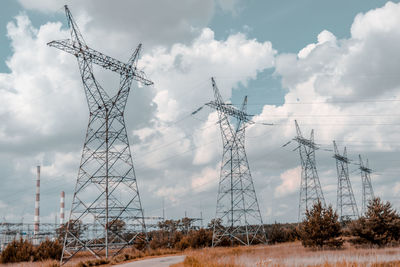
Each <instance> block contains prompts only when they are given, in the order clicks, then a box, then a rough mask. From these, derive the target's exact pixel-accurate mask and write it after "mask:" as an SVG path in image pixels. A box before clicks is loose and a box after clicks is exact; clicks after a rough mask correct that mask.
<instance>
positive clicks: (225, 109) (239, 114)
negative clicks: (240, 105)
mask: <svg viewBox="0 0 400 267" xmlns="http://www.w3.org/2000/svg"><path fill="white" fill-rule="evenodd" d="M206 105H207V106H209V107H211V108H214V109H216V110H218V111H220V112H222V113H224V114H226V115H228V116H232V117H234V118H236V119H238V120H242V121H244V122H247V123H250V124H254V122H253V121H252V120H251V119H250V118H249V117H251V115H249V114H247V113H245V112H243V111H241V110H239V109H237V108H235V107H234V106H232V105H230V104H223V103H222V104H221V103H217V102H216V101H211V102H208V103H206Z"/></svg>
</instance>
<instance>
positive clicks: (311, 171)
mask: <svg viewBox="0 0 400 267" xmlns="http://www.w3.org/2000/svg"><path fill="white" fill-rule="evenodd" d="M295 125H296V132H297V136H296V137H295V138H294V139H293V140H294V141H296V142H297V143H298V144H299V146H298V147H297V148H296V149H298V150H299V154H300V163H301V182H300V200H299V215H298V219H299V221H300V220H301V219H302V218H303V217H304V215H305V213H306V210H309V209H311V208H312V206H313V205H314V203H316V202H317V201H320V202H321V204H322V205H323V206H325V198H324V194H323V193H322V188H321V184H320V181H319V177H318V172H317V167H316V163H315V150H317V149H318V146H317V145H316V144H315V142H314V130H311V136H310V139H306V138H304V137H303V135H302V133H301V130H300V127H299V125H298V124H297V121H295Z"/></svg>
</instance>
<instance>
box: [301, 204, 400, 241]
mask: <svg viewBox="0 0 400 267" xmlns="http://www.w3.org/2000/svg"><path fill="white" fill-rule="evenodd" d="M297 233H298V236H299V239H300V240H301V242H302V244H303V245H304V246H306V247H320V248H322V247H335V248H340V247H341V246H342V245H343V243H344V242H345V241H348V242H350V243H351V244H354V245H361V246H369V247H384V246H398V245H399V244H400V215H399V213H398V212H397V211H396V210H395V209H393V207H392V205H391V203H390V202H383V201H382V200H381V199H380V198H375V199H373V200H371V201H370V203H369V205H368V209H367V211H366V213H365V214H364V215H363V216H361V217H360V218H359V219H358V220H354V221H348V222H342V223H340V222H339V221H338V215H337V213H336V212H335V211H334V210H333V209H332V207H331V206H329V207H327V208H325V207H323V206H322V205H321V203H320V202H318V203H316V204H315V205H314V206H313V208H312V209H311V210H310V211H307V212H306V217H305V219H304V221H303V222H302V223H301V224H300V225H299V227H298V228H297Z"/></svg>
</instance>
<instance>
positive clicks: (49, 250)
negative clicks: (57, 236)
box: [0, 238, 62, 263]
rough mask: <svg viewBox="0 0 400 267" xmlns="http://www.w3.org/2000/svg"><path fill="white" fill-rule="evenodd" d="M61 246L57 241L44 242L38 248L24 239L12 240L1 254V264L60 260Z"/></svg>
mask: <svg viewBox="0 0 400 267" xmlns="http://www.w3.org/2000/svg"><path fill="white" fill-rule="evenodd" d="M61 253H62V245H61V243H60V242H59V241H58V240H55V241H50V240H45V241H43V242H41V243H40V245H39V246H34V245H33V244H32V242H30V241H28V240H24V239H22V238H21V239H19V240H14V241H12V242H11V243H9V244H8V245H7V247H6V248H5V249H4V251H3V252H2V253H1V257H0V261H1V263H9V262H22V261H44V260H49V259H54V260H59V259H60V258H61Z"/></svg>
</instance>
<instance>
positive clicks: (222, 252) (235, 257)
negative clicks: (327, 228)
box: [177, 242, 400, 267]
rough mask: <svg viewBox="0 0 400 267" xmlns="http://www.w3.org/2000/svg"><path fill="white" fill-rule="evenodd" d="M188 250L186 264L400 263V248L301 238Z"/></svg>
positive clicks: (315, 266)
mask: <svg viewBox="0 0 400 267" xmlns="http://www.w3.org/2000/svg"><path fill="white" fill-rule="evenodd" d="M185 254H186V255H187V257H186V259H185V261H184V263H183V266H184V267H206V266H207V267H208V266H210V267H245V266H257V267H283V266H288V267H289V266H290V267H292V266H293V267H301V266H312V267H339V266H344V267H346V266H348V267H350V266H351V267H370V266H371V267H392V266H400V248H384V249H366V248H359V249H357V248H354V247H350V246H346V247H344V248H343V249H340V250H312V249H308V248H304V247H303V246H302V245H301V244H300V243H299V242H294V243H285V244H279V245H273V246H253V247H236V248H206V249H202V250H197V251H188V252H187V253H185ZM181 266H182V265H181ZM177 267H179V265H177Z"/></svg>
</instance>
